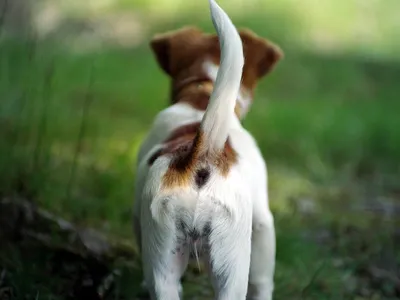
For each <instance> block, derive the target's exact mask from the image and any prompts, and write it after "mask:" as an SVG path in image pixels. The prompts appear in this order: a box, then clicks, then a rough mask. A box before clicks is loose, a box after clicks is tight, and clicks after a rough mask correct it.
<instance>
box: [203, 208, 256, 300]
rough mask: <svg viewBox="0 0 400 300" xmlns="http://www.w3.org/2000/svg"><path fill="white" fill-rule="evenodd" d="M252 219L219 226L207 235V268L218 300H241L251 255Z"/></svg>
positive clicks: (225, 222)
mask: <svg viewBox="0 0 400 300" xmlns="http://www.w3.org/2000/svg"><path fill="white" fill-rule="evenodd" d="M250 217H251V215H249V216H248V218H245V219H244V220H240V221H239V222H238V223H236V224H232V222H229V221H223V222H219V224H217V225H216V226H212V227H211V233H210V235H209V245H208V247H209V253H208V258H209V266H210V272H211V278H212V282H213V286H214V291H215V294H216V299H218V300H244V299H245V298H246V294H247V282H248V275H249V266H250V252H251V249H250V248H251V240H250V235H251V218H250Z"/></svg>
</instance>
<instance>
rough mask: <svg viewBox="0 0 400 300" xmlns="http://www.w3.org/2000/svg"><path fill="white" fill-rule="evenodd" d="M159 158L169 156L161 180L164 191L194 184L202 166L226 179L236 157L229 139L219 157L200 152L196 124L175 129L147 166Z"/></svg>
mask: <svg viewBox="0 0 400 300" xmlns="http://www.w3.org/2000/svg"><path fill="white" fill-rule="evenodd" d="M162 155H170V156H171V162H170V165H169V168H168V171H167V172H166V173H165V175H164V178H163V185H164V187H165V188H172V187H174V186H187V185H189V184H191V183H193V182H195V181H196V178H195V177H196V172H197V171H199V170H200V169H202V168H204V165H214V166H215V167H217V169H218V170H219V171H220V173H221V175H223V176H227V175H228V174H229V170H230V168H231V166H232V165H234V164H235V163H236V162H237V153H236V152H235V150H234V149H233V148H232V146H231V144H230V141H229V139H228V140H227V141H226V143H225V147H224V149H223V151H221V152H220V153H208V152H205V151H204V139H203V136H202V133H201V130H200V122H195V123H191V124H187V125H184V126H181V127H179V128H177V129H175V131H174V132H172V134H171V135H170V136H169V137H168V138H167V139H166V140H165V142H164V144H163V146H162V148H161V149H160V150H159V151H156V152H155V153H154V154H153V155H152V156H151V157H150V159H149V161H148V163H149V165H151V164H153V163H154V161H155V160H156V159H157V158H159V157H160V156H162Z"/></svg>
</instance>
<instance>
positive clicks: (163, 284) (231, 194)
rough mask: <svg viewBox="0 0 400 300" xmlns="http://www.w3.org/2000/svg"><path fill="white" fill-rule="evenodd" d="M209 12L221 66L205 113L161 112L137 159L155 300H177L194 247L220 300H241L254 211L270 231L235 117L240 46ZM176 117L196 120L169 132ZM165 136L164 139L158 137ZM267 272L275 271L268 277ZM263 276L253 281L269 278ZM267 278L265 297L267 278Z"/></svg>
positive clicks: (257, 165)
mask: <svg viewBox="0 0 400 300" xmlns="http://www.w3.org/2000/svg"><path fill="white" fill-rule="evenodd" d="M210 8H211V17H212V21H213V24H214V27H215V29H216V31H217V34H218V38H219V43H220V49H221V63H220V67H219V69H218V73H217V77H216V80H215V84H214V88H213V90H212V93H211V96H210V99H209V103H208V106H207V109H206V111H205V113H204V114H203V113H202V112H196V111H192V110H190V111H189V110H187V107H186V106H184V105H180V106H179V105H177V106H175V107H172V108H171V109H167V110H165V111H164V112H162V113H161V114H160V115H159V116H158V117H157V120H156V122H155V125H154V128H156V129H153V131H152V133H150V135H149V138H148V139H147V141H146V142H145V143H144V145H143V146H142V150H141V153H140V155H139V159H140V162H139V167H138V170H137V176H138V178H137V180H136V199H135V201H136V202H135V213H136V217H135V230H136V235H137V238H138V242H139V245H140V248H141V249H140V250H141V253H142V258H143V268H144V275H145V280H146V283H147V285H148V287H149V291H150V294H151V297H152V299H154V300H155V299H166V300H172V299H174V300H177V299H179V291H180V277H181V275H182V274H183V272H184V270H185V268H186V266H187V263H188V259H189V253H190V251H191V250H192V249H195V250H199V251H200V250H202V252H203V254H204V255H205V257H206V258H208V265H209V271H210V275H211V277H212V281H213V283H214V288H215V291H216V294H217V295H216V296H217V299H220V300H222V299H225V300H236V299H240V300H244V299H245V297H246V293H247V288H248V285H247V282H248V279H249V268H250V257H251V251H250V249H251V244H252V240H251V236H252V225H253V226H254V223H253V224H252V216H253V211H254V208H255V207H257V205H258V213H259V214H261V215H262V218H265V219H266V220H267V222H269V223H268V226H270V225H269V224H270V222H271V221H270V220H272V219H271V217H270V215H269V210H268V207H267V199H266V194H265V193H266V174H265V166H264V163H263V160H262V157H261V154H260V153H259V151H258V148H257V146H256V144H255V142H254V141H253V139H252V138H251V136H250V135H249V134H248V133H247V132H246V131H245V130H244V129H243V128H242V127H241V125H240V122H239V120H238V118H237V117H236V116H235V106H236V105H237V98H238V95H239V91H240V87H241V79H242V71H243V65H244V57H243V46H242V40H241V37H240V36H239V34H238V32H237V30H236V28H235V27H234V25H233V24H232V22H231V21H230V19H229V17H228V16H227V15H226V14H225V12H224V11H223V10H222V9H221V8H220V7H219V6H218V5H217V4H216V3H215V2H214V0H210ZM274 55H275V53H274ZM164 67H165V69H167V68H168V67H167V66H164ZM268 67H270V66H268ZM180 116H183V118H188V120H190V119H195V120H196V119H197V118H199V122H198V123H196V122H194V123H193V122H192V123H188V124H186V125H183V126H181V127H175V128H177V129H174V130H170V128H169V125H168V124H170V123H171V120H172V119H174V121H175V122H177V123H178V122H183V121H182V120H180ZM175 119H176V120H175ZM163 134H167V136H168V137H167V138H164V139H163V138H160V136H162V135H163ZM243 153H245V154H246V156H247V155H248V157H246V158H243V157H242V156H241V154H243ZM253 166H254V168H253ZM253 173H256V174H257V175H256V176H255V177H254V178H253V176H254V174H253ZM246 177H247V178H246ZM254 187H256V188H254ZM257 201H258V202H260V203H259V204H254V203H258V202H257ZM263 222H264V221H263ZM264 223H265V222H264ZM264 223H263V224H264ZM270 239H271V237H268V241H267V242H270ZM264 241H265V239H264V240H263V242H264ZM253 246H254V245H253ZM255 246H258V245H255ZM273 247H274V242H273ZM267 252H268V251H267ZM268 255H269V258H268V260H270V259H272V258H273V255H274V248H273V252H271V254H268ZM256 258H258V257H256ZM252 268H253V266H252ZM255 268H256V267H255ZM256 269H257V268H256ZM271 270H272V271H273V266H272V269H271V267H269V269H268V274H267V275H268V276H269V277H270V276H271ZM256 271H257V270H256ZM265 272H266V271H260V274H261V275H260V276H258V275H257V276H258V277H257V278H256V279H257V280H258V281H260V280H266V279H265V276H264V275H265ZM253 273H254V272H253ZM254 274H255V273H254ZM250 277H251V275H250ZM267 280H268V287H267V290H268V291H267V294H269V295H270V294H271V293H272V286H271V285H270V281H271V278H267ZM260 282H261V281H260ZM257 284H258V285H259V283H257ZM263 284H264V283H263ZM268 297H270V296H268ZM264 298H265V297H264V296H262V297H261V298H254V299H264ZM265 299H267V298H265Z"/></svg>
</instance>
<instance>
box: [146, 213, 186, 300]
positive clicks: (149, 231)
mask: <svg viewBox="0 0 400 300" xmlns="http://www.w3.org/2000/svg"><path fill="white" fill-rule="evenodd" d="M150 223H153V222H152V221H150ZM142 229H143V227H142ZM144 230H145V231H144V232H145V234H142V257H143V268H144V277H145V283H146V286H147V288H148V290H149V293H150V297H151V299H152V300H179V299H180V296H181V292H182V288H181V284H180V279H181V276H182V273H183V272H184V270H185V269H186V266H187V263H188V258H189V249H188V246H187V245H186V244H184V243H182V242H179V240H177V238H176V235H175V233H176V231H175V230H173V229H170V228H169V229H167V228H161V227H159V226H156V225H155V224H152V225H151V226H149V227H147V228H144Z"/></svg>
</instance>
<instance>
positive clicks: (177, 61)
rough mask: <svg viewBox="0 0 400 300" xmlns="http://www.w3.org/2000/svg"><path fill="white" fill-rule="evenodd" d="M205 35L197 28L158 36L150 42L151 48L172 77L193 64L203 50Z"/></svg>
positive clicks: (161, 65) (186, 28)
mask: <svg viewBox="0 0 400 300" xmlns="http://www.w3.org/2000/svg"><path fill="white" fill-rule="evenodd" d="M203 39H204V35H203V33H202V32H201V30H200V29H198V28H196V27H184V28H181V29H179V30H175V31H171V32H167V33H163V34H158V35H156V36H154V38H153V39H152V40H151V41H150V46H151V48H152V50H153V52H154V54H155V56H156V59H157V62H158V64H159V65H160V67H161V68H162V69H163V70H164V71H165V72H166V73H167V74H169V75H170V76H174V75H175V74H176V73H177V72H178V71H179V70H180V69H182V68H183V67H185V66H187V65H188V64H189V63H191V62H193V60H194V59H195V58H196V55H198V53H199V50H200V49H201V48H202V41H203Z"/></svg>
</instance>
